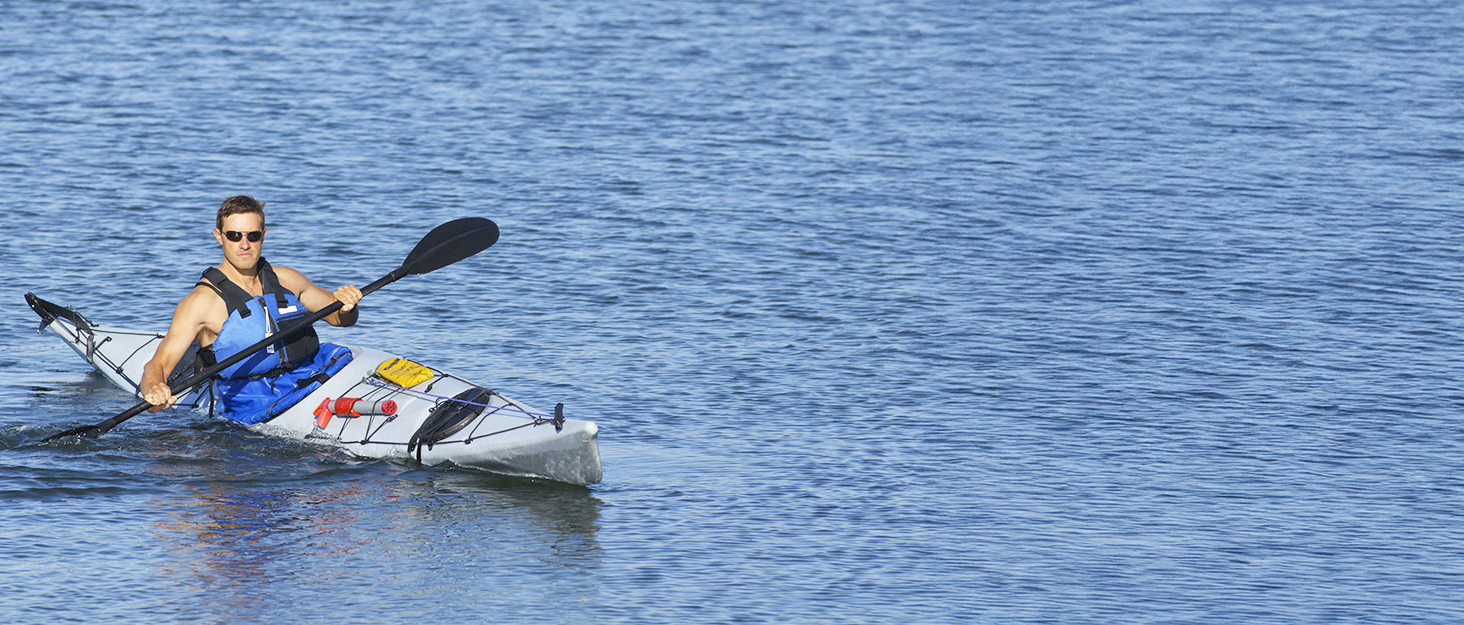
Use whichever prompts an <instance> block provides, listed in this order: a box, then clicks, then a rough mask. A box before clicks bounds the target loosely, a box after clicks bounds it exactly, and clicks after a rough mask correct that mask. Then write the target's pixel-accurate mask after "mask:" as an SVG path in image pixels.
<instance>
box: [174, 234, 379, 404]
mask: <svg viewBox="0 0 1464 625" xmlns="http://www.w3.org/2000/svg"><path fill="white" fill-rule="evenodd" d="M258 270H259V282H260V285H261V286H262V287H263V290H264V295H262V296H259V297H253V296H251V295H249V292H248V291H245V290H244V289H242V288H240V287H239V285H237V284H234V283H233V282H232V281H230V280H229V278H228V277H227V276H225V275H224V272H222V271H219V270H218V268H216V267H209V268H208V269H207V270H205V271H204V272H203V276H202V279H201V280H199V282H198V285H200V286H207V287H209V288H210V289H213V291H214V292H215V293H218V295H219V297H221V298H223V300H224V303H225V304H226V305H227V306H228V309H229V316H228V318H227V319H225V320H224V325H223V327H222V328H220V329H219V336H218V338H216V339H214V342H213V344H212V345H210V346H208V347H205V348H203V349H202V350H199V357H200V358H201V359H202V360H203V361H204V364H205V365H208V366H212V365H214V364H215V363H217V362H219V361H220V360H223V359H225V358H228V357H229V356H232V355H234V354H237V353H239V352H240V351H243V350H244V349H246V348H248V347H249V346H251V345H253V344H255V343H258V342H259V341H260V340H261V339H263V338H265V337H266V336H270V335H272V334H274V333H275V332H277V331H279V329H280V328H282V327H285V326H288V325H289V324H291V323H293V322H296V321H297V320H299V319H301V318H303V317H305V316H306V315H309V314H310V311H308V310H306V309H305V305H304V304H302V303H300V300H299V298H297V297H296V296H295V294H294V293H291V292H290V291H289V290H287V289H285V288H284V287H282V286H280V282H279V278H278V277H277V276H276V275H275V272H274V269H273V268H272V267H270V265H269V263H267V262H265V260H264V259H263V258H261V259H259V265H258ZM350 361H351V350H350V349H349V348H346V347H342V346H340V345H333V344H329V343H327V344H325V345H321V344H320V339H319V337H318V336H317V335H316V334H315V328H313V327H308V326H307V327H306V328H305V329H303V330H300V331H298V332H294V333H291V334H290V335H289V336H284V337H281V340H280V341H279V342H277V343H274V344H272V345H270V346H268V347H266V348H264V349H263V350H260V351H258V352H256V353H254V354H253V355H251V356H249V357H248V358H245V359H243V360H241V361H239V362H237V363H234V364H233V365H231V366H229V367H228V368H226V369H224V370H223V371H220V372H219V373H218V374H217V376H216V381H215V382H214V389H215V390H216V391H217V392H218V397H219V399H220V404H221V405H220V410H219V412H220V414H222V415H223V416H225V417H227V418H229V419H233V420H235V421H240V422H243V423H259V422H261V421H266V420H268V419H272V418H274V417H277V416H279V415H280V414H281V413H283V412H284V411H285V410H288V409H289V408H290V407H291V406H293V405H295V404H296V403H297V402H299V401H300V400H301V399H304V398H305V396H306V395H309V394H310V393H311V392H312V391H314V390H315V389H316V388H318V387H319V386H320V385H321V384H322V383H323V382H324V381H325V380H326V379H328V378H329V377H330V376H331V375H334V374H335V373H336V372H337V371H340V370H341V368H343V367H345V366H346V364H347V363H349V362H350Z"/></svg>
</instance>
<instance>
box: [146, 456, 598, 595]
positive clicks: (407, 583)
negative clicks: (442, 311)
mask: <svg viewBox="0 0 1464 625" xmlns="http://www.w3.org/2000/svg"><path fill="white" fill-rule="evenodd" d="M219 477H220V479H219V480H217V481H210V482H203V483H188V484H182V485H179V486H178V487H177V488H176V489H174V490H173V491H171V492H169V493H167V494H165V495H161V496H160V499H161V500H160V501H157V502H156V503H157V505H158V506H159V507H160V508H166V509H167V510H169V511H170V512H169V516H167V517H166V519H165V520H164V521H163V522H161V523H158V524H156V526H155V528H154V530H155V531H154V532H153V535H154V538H155V539H156V541H157V542H158V544H159V546H160V547H161V548H162V549H164V550H166V551H167V552H169V554H170V556H171V557H169V558H168V560H169V561H170V562H171V563H172V564H173V565H174V568H173V569H172V570H169V571H167V572H166V573H164V576H165V577H167V578H170V579H172V580H173V581H175V582H176V583H178V584H179V585H181V586H185V587H188V588H190V589H192V590H193V591H195V592H197V596H198V597H199V598H200V600H199V602H198V604H197V605H195V606H191V607H189V608H188V610H189V611H190V612H191V611H192V610H197V611H198V612H197V613H196V614H188V616H189V617H190V618H198V619H205V620H206V619H211V618H218V615H228V619H229V620H241V621H255V620H258V621H265V620H278V619H282V618H293V619H301V618H305V617H307V616H309V615H310V613H311V611H312V610H314V609H316V608H313V607H311V606H312V605H330V604H335V605H337V606H339V603H338V600H337V601H331V602H320V601H313V602H312V598H316V599H318V598H319V597H320V596H322V595H339V594H342V593H349V594H350V595H353V596H357V597H356V600H360V601H369V602H370V603H371V604H372V606H373V608H372V609H373V610H379V611H380V613H381V614H383V615H389V614H392V613H401V614H403V615H410V614H420V613H421V609H422V607H423V605H425V604H427V603H429V602H430V603H431V604H433V605H435V606H437V607H439V608H447V607H451V608H453V609H455V610H456V609H461V610H469V611H471V612H474V613H481V611H482V610H484V609H486V608H487V607H488V606H489V605H490V604H494V603H495V602H499V601H500V600H501V599H502V598H503V596H505V595H506V594H513V593H523V592H542V591H543V589H542V588H533V587H532V586H533V585H534V584H541V583H542V581H543V580H542V578H540V579H537V580H534V579H532V578H531V577H528V576H525V577H524V578H523V581H515V580H511V579H506V578H504V577H503V575H504V574H505V572H507V571H513V570H518V571H523V570H524V569H525V568H542V567H545V566H548V567H550V568H553V569H560V570H561V571H563V572H564V573H563V574H562V576H565V577H568V578H569V579H568V580H567V582H566V583H564V584H558V585H556V589H557V592H558V593H559V596H558V597H557V599H556V600H560V599H562V600H566V601H570V602H572V603H574V604H580V605H589V604H592V603H593V601H592V600H593V599H594V596H593V595H594V593H595V592H596V584H594V583H592V582H591V581H589V580H585V579H583V578H584V577H585V575H586V574H587V572H589V571H594V570H595V569H597V568H598V566H599V564H600V558H601V549H600V545H599V543H598V541H597V538H596V533H597V531H598V520H599V514H600V506H601V502H600V501H599V499H597V498H596V497H595V496H594V495H593V492H592V491H590V490H589V489H586V488H582V487H573V486H565V485H558V484H552V483H542V482H535V481H530V480H523V479H516V478H506V477H500V476H494V475H491V474H483V473H479V472H474V471H466V470H429V469H409V468H405V467H400V466H397V465H391V464H388V463H363V464H362V465H358V466H351V467H341V468H336V469H330V470H325V471H321V472H319V473H316V474H313V475H309V476H298V477H297V478H296V479H294V480H292V481H291V483H289V484H288V485H283V484H282V482H284V480H281V479H261V478H260V477H259V476H257V475H253V476H251V478H250V479H248V480H246V481H231V480H229V479H228V477H227V476H226V475H221V476H219ZM576 580H580V581H579V583H577V582H576ZM566 593H567V594H566ZM322 609H323V608H322ZM318 616H320V617H328V616H330V615H329V614H320V615H318ZM307 620H308V619H307Z"/></svg>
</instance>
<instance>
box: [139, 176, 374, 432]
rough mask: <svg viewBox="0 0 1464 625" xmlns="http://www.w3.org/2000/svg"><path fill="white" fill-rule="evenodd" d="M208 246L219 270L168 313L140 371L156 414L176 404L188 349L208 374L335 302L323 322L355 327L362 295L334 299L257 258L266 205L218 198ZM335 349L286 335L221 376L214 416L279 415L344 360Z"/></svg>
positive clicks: (252, 419)
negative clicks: (218, 255)
mask: <svg viewBox="0 0 1464 625" xmlns="http://www.w3.org/2000/svg"><path fill="white" fill-rule="evenodd" d="M215 226H216V227H215V228H214V231H213V235H214V239H217V240H218V242H219V245H220V246H222V247H223V250H224V262H222V263H220V264H219V266H217V267H210V268H208V269H207V270H205V271H204V272H203V277H202V279H201V280H199V281H198V284H196V285H194V287H193V290H192V291H191V292H189V293H188V295H187V296H186V297H184V298H183V301H182V302H179V303H178V308H177V309H176V310H174V311H173V322H172V324H171V325H169V326H168V334H167V336H165V337H164V338H163V341H162V342H161V343H159V344H158V350H157V352H156V353H155V354H154V355H153V359H152V360H151V361H149V362H148V363H147V365H146V366H145V367H144V368H143V374H142V383H141V384H140V385H139V387H140V388H141V389H142V391H143V393H142V396H143V399H145V400H147V401H148V403H151V404H153V406H152V407H151V408H149V409H148V410H149V411H150V412H157V411H159V410H164V409H166V408H170V407H172V405H173V404H174V403H175V402H177V401H178V398H177V397H175V396H174V395H173V392H172V389H170V388H169V387H168V381H167V375H168V372H170V371H172V370H173V368H174V367H176V366H177V364H178V362H179V361H180V360H182V359H183V357H184V356H185V355H187V353H188V350H189V348H190V347H192V345H193V343H194V342H197V343H198V344H199V345H200V346H202V348H201V349H200V350H199V354H198V356H199V359H200V360H202V361H203V362H204V364H205V365H206V366H212V365H213V364H214V363H217V362H220V361H222V360H224V359H225V358H228V357H229V356H232V355H234V354H237V353H239V352H240V351H242V350H244V349H245V348H247V347H249V346H251V345H253V344H255V343H257V342H259V341H260V340H262V339H264V338H265V337H267V336H271V335H273V334H274V333H275V332H277V331H278V330H279V329H280V328H283V327H285V326H287V325H289V324H290V323H291V322H292V321H296V320H298V319H300V318H303V317H305V316H307V315H309V314H310V313H311V312H314V311H316V310H320V309H321V308H324V307H326V306H329V305H330V304H331V303H332V302H336V301H339V302H341V304H342V306H341V309H340V310H339V311H337V312H334V313H331V314H330V315H327V316H326V317H325V321H326V322H327V323H329V324H331V325H333V326H342V327H344V326H350V325H354V324H355V323H356V318H357V315H359V313H360V310H359V309H358V308H356V303H357V302H359V301H361V290H360V289H358V288H356V287H354V286H349V285H348V286H343V287H341V288H339V289H336V291H335V293H331V292H329V291H326V290H325V289H322V288H320V287H318V286H316V285H315V284H314V283H312V282H311V281H310V279H309V278H306V277H305V276H304V275H303V274H301V273H300V272H298V271H295V270H294V269H290V268H289V267H273V266H271V265H270V264H269V263H268V262H266V261H265V260H264V257H263V255H262V250H263V247H264V235H265V233H266V230H265V227H264V202H259V201H256V200H255V199H254V198H252V197H249V196H244V195H236V196H234V197H231V198H229V199H227V200H224V203H223V205H221V206H219V212H218V217H217V219H216V220H215ZM350 359H351V352H350V350H349V349H347V348H345V347H342V346H340V345H333V344H330V343H326V344H324V345H322V344H320V341H319V338H318V337H317V336H316V334H315V330H314V328H306V329H305V330H303V331H300V332H295V333H292V334H290V335H289V336H286V337H283V338H282V340H280V341H279V342H277V343H274V344H272V345H270V346H268V347H266V348H265V349H263V350H260V351H258V352H256V353H254V354H253V355H251V356H249V357H247V358H245V359H243V360H241V361H239V362H238V363H235V364H234V365H233V366H230V367H228V368H226V369H224V370H223V371H221V372H219V374H218V376H217V379H216V381H215V382H214V385H215V386H214V388H215V390H216V391H217V392H218V399H219V407H220V413H221V414H222V415H223V416H225V417H227V418H230V419H233V420H235V421H240V422H242V423H259V422H261V421H265V420H268V419H270V418H273V417H275V416H277V415H279V414H280V413H282V412H284V411H285V410H286V409H288V408H289V407H290V406H292V405H294V404H295V403H297V402H299V401H300V400H301V399H304V398H305V396H306V395H309V394H310V392H311V391H313V390H315V388H317V387H319V386H320V384H321V383H322V382H324V380H325V379H327V378H329V377H330V375H332V374H334V373H335V372H336V371H339V370H340V369H341V368H342V367H345V366H346V363H348V362H350Z"/></svg>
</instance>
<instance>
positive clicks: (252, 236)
mask: <svg viewBox="0 0 1464 625" xmlns="http://www.w3.org/2000/svg"><path fill="white" fill-rule="evenodd" d="M244 237H249V242H250V243H258V242H259V240H260V239H263V238H264V231H263V230H255V231H254V232H239V231H238V230H229V231H227V232H225V233H224V238H225V239H228V240H230V241H232V242H234V243H238V242H239V239H242V238H244Z"/></svg>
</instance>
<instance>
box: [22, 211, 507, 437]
mask: <svg viewBox="0 0 1464 625" xmlns="http://www.w3.org/2000/svg"><path fill="white" fill-rule="evenodd" d="M496 242H498V224H495V223H493V222H492V221H490V220H487V219H484V218H482V217H468V218H466V219H457V220H453V221H449V222H447V223H445V224H442V225H440V226H438V227H436V228H433V229H432V232H428V233H427V236H425V237H422V240H421V241H420V242H418V243H417V247H414V248H412V253H410V254H407V259H406V260H405V261H403V262H402V266H400V267H397V268H396V269H393V270H392V272H391V273H389V274H386V275H385V276H382V277H381V279H380V280H377V281H375V282H372V283H371V284H368V285H366V286H365V287H362V288H361V297H366V296H367V295H370V294H371V292H372V291H375V290H377V289H379V288H381V287H384V286H386V285H388V284H391V283H393V282H396V281H397V280H400V279H402V278H403V277H405V276H420V275H422V274H424V273H428V272H432V271H436V270H438V269H441V268H443V267H446V266H448V265H451V264H453V263H455V262H458V261H460V260H463V259H464V258H467V257H469V256H472V255H474V254H477V253H478V252H481V251H483V250H486V249H488V248H489V247H490V246H492V245H493V244H494V243H496ZM340 308H341V303H340V302H332V303H331V304H330V305H329V306H326V307H324V308H321V309H320V310H317V311H315V312H313V313H310V315H309V316H306V317H305V318H303V319H301V320H300V321H298V322H296V323H293V324H290V325H288V326H285V327H284V328H282V329H281V330H280V331H279V332H278V333H276V334H274V335H272V336H269V337H267V338H264V339H261V340H260V341H259V342H258V343H255V344H253V345H250V346H249V347H248V348H246V349H244V350H242V351H240V352H239V353H237V354H234V355H233V356H230V357H228V358H225V359H223V360H220V361H219V362H218V363H217V364H215V365H214V366H212V367H209V368H207V369H204V370H203V371H199V372H198V373H195V374H193V375H191V376H188V377H186V378H183V379H182V380H179V381H177V382H174V383H172V384H170V385H169V387H170V388H171V389H172V391H173V394H174V395H178V394H180V393H182V392H183V391H184V390H185V389H189V388H192V387H194V386H195V385H197V384H199V383H202V382H205V381H207V380H208V379H209V378H211V377H213V376H214V374H217V373H218V372H220V371H223V370H224V369H227V368H229V367H231V366H233V365H234V363H236V362H239V361H241V360H244V359H245V358H248V357H250V356H252V355H254V354H255V353H256V352H258V351H259V350H261V349H264V348H265V347H267V346H269V345H270V344H273V343H278V342H280V341H281V340H283V339H284V338H286V337H288V336H290V335H291V334H294V333H295V332H298V331H300V330H303V329H305V328H306V327H307V326H309V325H310V324H312V323H315V322H316V321H319V320H320V319H321V318H323V317H325V316H326V315H329V314H331V313H333V312H335V311H337V310H340ZM151 407H152V404H150V403H148V402H146V401H144V402H142V403H139V404H137V405H136V406H133V407H131V408H128V409H127V410H126V411H124V412H122V414H119V415H117V416H115V417H112V418H110V419H107V420H106V421H103V422H101V423H98V424H96V425H84V426H82V427H79V428H72V429H70V430H66V431H65V432H62V433H60V434H52V435H51V436H47V437H46V438H44V439H42V441H41V442H43V443H44V442H50V441H54V440H56V439H58V438H65V437H67V436H85V437H87V438H97V437H99V436H101V435H103V434H106V433H107V432H108V431H110V430H111V429H112V428H114V427H117V424H119V423H121V422H123V421H126V420H128V419H131V418H132V417H134V416H137V414H138V413H141V412H142V411H144V410H147V409H148V408H151Z"/></svg>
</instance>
